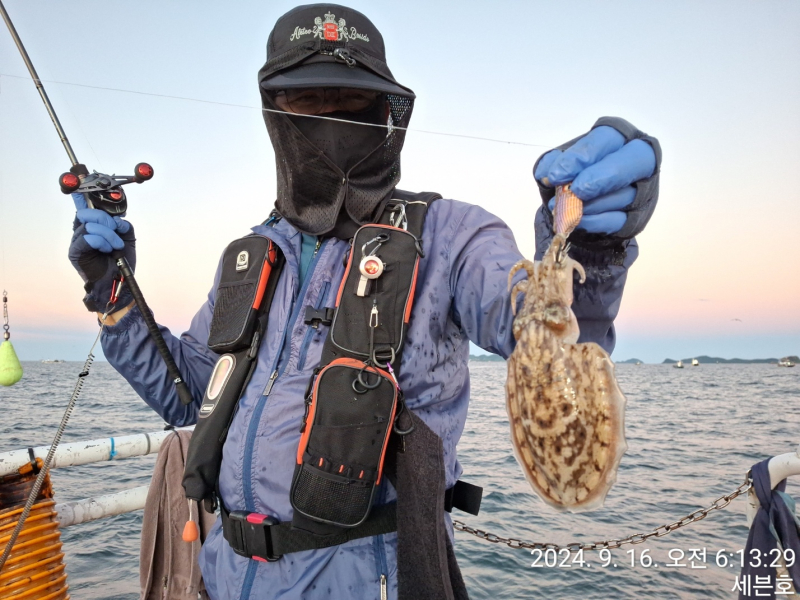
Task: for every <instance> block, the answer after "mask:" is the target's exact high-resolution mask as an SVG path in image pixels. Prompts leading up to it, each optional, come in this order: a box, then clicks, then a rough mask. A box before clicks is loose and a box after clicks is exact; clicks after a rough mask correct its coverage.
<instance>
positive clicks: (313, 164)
mask: <svg viewBox="0 0 800 600" xmlns="http://www.w3.org/2000/svg"><path fill="white" fill-rule="evenodd" d="M262 102H263V104H264V107H265V108H271V109H275V108H276V107H275V105H274V103H273V102H272V99H271V98H270V97H269V96H268V95H267V94H266V93H262ZM386 102H388V103H389V117H388V118H387V117H386ZM413 104H414V101H413V100H412V99H410V98H406V97H403V96H395V95H387V96H381V97H380V98H379V102H378V103H376V105H375V107H373V108H371V109H370V110H368V111H366V112H364V113H357V114H353V113H328V114H326V115H324V116H327V117H333V118H341V119H346V120H347V121H350V122H342V121H330V120H326V119H318V118H313V117H303V116H299V115H293V114H290V113H274V112H266V111H265V112H264V121H265V123H266V125H267V131H268V132H269V135H270V139H271V140H272V146H273V148H274V149H275V161H276V171H277V176H278V197H277V199H276V201H275V206H276V208H277V209H278V211H279V212H280V213H281V215H283V217H284V218H285V219H286V220H287V221H289V222H290V223H291V224H292V225H294V226H295V228H296V229H298V230H299V231H301V232H303V233H307V234H310V235H323V234H326V233H332V234H333V235H336V236H338V237H345V235H346V234H342V233H341V232H342V231H347V234H349V235H351V232H352V231H353V227H354V226H358V225H361V224H364V223H368V222H370V221H371V220H372V219H373V218H374V217H375V216H376V213H377V212H379V207H380V206H381V205H382V204H383V202H384V201H385V200H388V199H389V197H390V196H391V192H392V190H394V188H395V187H396V186H397V183H398V182H399V181H400V150H401V149H402V147H403V141H404V140H405V130H404V129H400V130H398V129H393V130H388V129H387V128H386V127H370V126H366V125H358V124H356V123H373V124H381V125H386V123H387V121H388V120H389V119H391V122H392V124H394V125H397V126H398V127H407V126H408V121H409V120H410V118H411V110H412V108H413ZM337 221H338V224H337ZM342 224H349V225H350V226H349V227H345V228H344V229H343V228H342V227H341V225H342ZM334 227H335V228H336V229H335V230H334Z"/></svg>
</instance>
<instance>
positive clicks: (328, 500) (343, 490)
mask: <svg viewBox="0 0 800 600" xmlns="http://www.w3.org/2000/svg"><path fill="white" fill-rule="evenodd" d="M372 490H373V487H372V486H371V485H366V486H365V485H359V484H353V483H348V482H347V481H346V480H344V479H342V480H338V479H337V480H334V479H331V478H329V477H322V476H320V475H319V474H318V473H317V472H315V471H314V470H313V469H311V468H309V467H308V466H307V465H303V467H302V468H301V469H300V473H299V475H298V478H297V481H296V482H295V486H294V489H293V490H292V506H294V508H295V510H298V511H300V512H301V513H303V514H305V515H306V516H309V517H312V518H314V519H317V520H320V521H327V522H330V523H335V524H337V525H343V526H345V527H352V526H354V525H358V524H359V523H360V522H361V521H363V520H364V518H365V517H366V516H367V513H368V512H369V508H370V506H371V504H372Z"/></svg>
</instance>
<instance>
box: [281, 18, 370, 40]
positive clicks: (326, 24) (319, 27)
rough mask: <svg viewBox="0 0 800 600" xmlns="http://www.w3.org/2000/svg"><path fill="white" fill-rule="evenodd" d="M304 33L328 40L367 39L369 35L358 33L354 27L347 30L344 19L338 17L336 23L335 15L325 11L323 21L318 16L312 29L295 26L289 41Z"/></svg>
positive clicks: (297, 38)
mask: <svg viewBox="0 0 800 600" xmlns="http://www.w3.org/2000/svg"><path fill="white" fill-rule="evenodd" d="M304 35H310V36H312V37H315V38H317V37H318V38H319V39H321V40H327V41H329V42H338V41H340V40H360V41H362V42H368V41H369V36H368V35H367V34H364V33H358V31H357V30H356V28H355V27H350V29H349V30H348V29H347V27H346V23H345V20H344V19H339V21H338V23H337V21H336V15H334V14H332V13H326V14H325V20H324V21H323V20H322V19H321V18H320V17H317V18H316V19H314V29H306V28H305V27H295V28H294V32H293V33H292V35H291V36H290V37H289V41H290V42H293V41H295V40H299V39H300V38H301V37H302V36H304Z"/></svg>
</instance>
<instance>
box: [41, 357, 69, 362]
mask: <svg viewBox="0 0 800 600" xmlns="http://www.w3.org/2000/svg"><path fill="white" fill-rule="evenodd" d="M42 362H43V363H59V362H65V361H63V360H61V359H60V358H48V359H45V360H43V361H42Z"/></svg>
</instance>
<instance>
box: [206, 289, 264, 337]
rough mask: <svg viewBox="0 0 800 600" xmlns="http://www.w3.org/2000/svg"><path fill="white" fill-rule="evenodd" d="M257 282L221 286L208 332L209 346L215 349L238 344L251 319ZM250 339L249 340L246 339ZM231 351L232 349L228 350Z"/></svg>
mask: <svg viewBox="0 0 800 600" xmlns="http://www.w3.org/2000/svg"><path fill="white" fill-rule="evenodd" d="M255 292H256V282H250V281H248V282H246V283H243V284H238V285H231V286H227V287H220V288H219V289H218V290H217V298H216V302H215V304H214V317H213V319H212V320H211V331H210V332H209V334H208V346H209V348H211V349H212V350H215V349H216V348H217V347H219V346H225V347H228V346H230V345H231V344H238V342H239V341H240V340H239V338H240V337H241V336H242V333H243V332H244V331H246V330H247V329H248V324H249V321H250V320H251V317H252V316H253V314H252V308H253V299H254V297H255ZM246 341H248V340H246ZM228 351H231V350H228Z"/></svg>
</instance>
